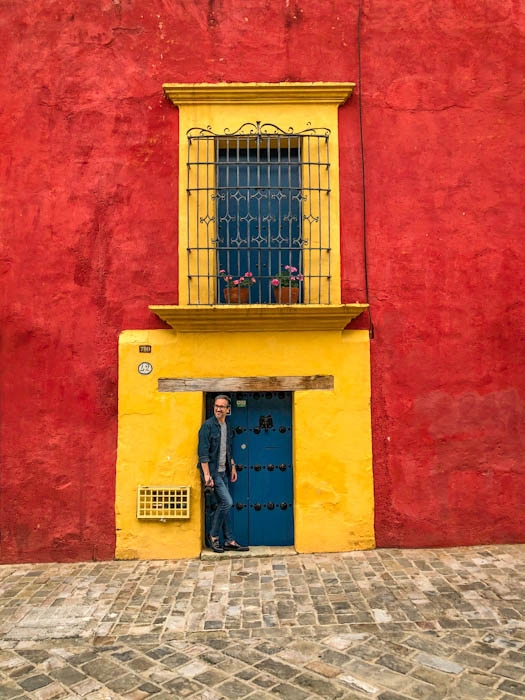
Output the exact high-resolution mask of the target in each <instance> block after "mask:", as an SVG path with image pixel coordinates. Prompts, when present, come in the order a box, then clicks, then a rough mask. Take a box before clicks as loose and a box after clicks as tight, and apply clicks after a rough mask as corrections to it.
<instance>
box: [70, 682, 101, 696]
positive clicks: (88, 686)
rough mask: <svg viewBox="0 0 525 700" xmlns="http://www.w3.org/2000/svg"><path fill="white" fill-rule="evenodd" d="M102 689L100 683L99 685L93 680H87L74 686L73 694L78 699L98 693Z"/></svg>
mask: <svg viewBox="0 0 525 700" xmlns="http://www.w3.org/2000/svg"><path fill="white" fill-rule="evenodd" d="M100 688H102V683H99V682H98V681H96V680H95V679H94V678H87V679H86V680H85V681H81V682H80V683H78V684H77V685H76V686H75V693H76V694H77V695H80V697H85V696H87V695H89V694H90V693H93V692H96V691H98V690H99V689H100Z"/></svg>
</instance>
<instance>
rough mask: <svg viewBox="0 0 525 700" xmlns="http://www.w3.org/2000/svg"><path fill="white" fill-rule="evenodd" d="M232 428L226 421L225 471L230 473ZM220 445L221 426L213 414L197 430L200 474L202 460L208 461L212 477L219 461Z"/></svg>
mask: <svg viewBox="0 0 525 700" xmlns="http://www.w3.org/2000/svg"><path fill="white" fill-rule="evenodd" d="M232 443H233V428H232V427H231V426H230V424H229V423H226V473H227V474H228V476H230V475H231V469H232V465H231V460H232ZM220 447H221V426H220V424H219V421H218V420H217V418H215V416H212V417H211V418H208V420H205V421H204V423H203V424H202V425H201V427H200V430H199V447H198V455H199V463H198V465H197V466H198V467H199V469H200V470H201V475H202V467H201V464H202V462H208V465H209V468H210V476H211V478H212V479H213V478H214V477H215V474H216V472H217V468H218V461H219V450H220Z"/></svg>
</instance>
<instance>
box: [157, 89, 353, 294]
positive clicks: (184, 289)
mask: <svg viewBox="0 0 525 700" xmlns="http://www.w3.org/2000/svg"><path fill="white" fill-rule="evenodd" d="M354 86H355V84H354V83H218V84H173V83H166V84H165V85H164V86H163V88H164V93H165V95H166V96H167V97H168V98H169V99H170V100H171V102H173V104H175V105H176V106H177V107H178V108H179V221H178V224H179V226H178V230H179V304H180V305H188V304H190V301H191V303H193V304H195V303H198V304H203V303H204V304H206V303H210V302H211V304H214V303H217V301H218V300H217V299H216V297H215V294H216V289H215V285H210V281H209V279H208V280H207V279H206V278H203V277H198V276H197V273H196V270H200V269H203V270H204V269H208V268H209V267H210V269H215V257H214V256H215V253H214V250H213V246H212V245H211V239H213V238H214V224H212V225H211V226H210V221H209V219H213V220H215V217H216V208H215V207H216V200H214V199H212V198H210V197H209V192H206V193H205V194H200V193H199V192H197V193H196V196H193V197H191V196H188V189H192V190H193V189H195V188H196V187H197V185H198V183H196V182H195V180H194V178H195V177H196V172H197V171H198V169H195V168H194V169H193V171H192V169H191V168H189V167H188V163H189V162H190V161H192V160H195V158H197V161H199V162H200V161H204V162H209V161H213V160H214V158H209V157H207V156H209V155H210V154H209V152H208V154H206V153H205V152H204V153H199V154H198V156H197V155H196V153H195V150H194V148H193V145H189V143H188V138H187V133H188V132H189V130H190V129H194V128H196V127H197V128H198V127H203V128H208V129H210V131H213V132H214V133H216V134H227V133H228V131H229V132H230V133H231V132H235V131H236V130H237V129H238V128H239V127H240V126H241V125H242V124H244V123H255V122H260V123H261V124H265V123H269V124H276V125H278V126H279V127H281V128H282V129H283V130H289V131H290V132H292V133H300V132H303V131H305V130H307V129H308V128H310V127H317V128H323V129H328V130H329V132H330V138H329V141H328V155H329V163H330V169H329V171H328V169H327V170H326V173H325V172H323V173H322V175H319V183H318V186H319V187H321V186H324V185H326V184H327V183H328V182H329V189H330V195H329V197H326V198H323V199H321V200H319V203H317V202H312V203H311V206H312V207H313V208H312V209H311V210H310V213H311V214H312V215H313V216H316V215H319V214H321V217H322V220H323V221H325V222H329V225H330V249H331V250H330V268H329V269H330V272H329V274H330V277H329V280H328V281H326V280H317V282H314V285H315V284H318V285H320V287H318V288H316V287H314V288H313V289H310V295H311V298H314V299H319V301H320V303H321V304H330V305H338V304H340V303H341V276H340V267H341V264H340V261H341V258H340V222H339V138H338V107H339V105H341V104H343V103H344V102H345V101H346V100H347V99H348V98H349V97H350V95H351V94H352V91H353V88H354ZM190 149H191V150H190ZM212 155H213V154H212ZM204 159H205V160H204ZM202 172H205V178H206V184H207V188H209V190H212V189H214V187H215V176H216V175H215V167H214V165H210V166H208V165H206V167H205V170H204V171H201V173H202ZM321 178H324V180H323V181H321ZM328 178H329V180H328ZM198 197H200V199H198ZM197 206H198V209H197ZM316 207H317V209H316ZM319 208H320V210H319V211H318V209H319ZM197 211H199V212H202V213H203V216H202V217H200V216H199V217H197ZM206 217H209V219H208V220H206ZM200 218H203V219H204V221H200ZM313 231H315V229H313ZM318 235H320V234H318ZM204 237H206V238H205V239H204ZM203 241H205V243H206V245H205V246H204V247H205V248H207V250H200V251H198V252H193V253H192V255H193V257H191V254H189V253H188V250H189V249H198V248H201V247H202V242H203ZM199 244H200V245H199ZM316 246H319V241H318V240H315V239H313V240H311V245H310V251H309V252H307V251H306V250H305V251H304V252H303V255H304V254H306V255H307V256H308V257H306V259H304V269H305V270H307V269H317V267H318V266H320V264H321V263H320V259H319V257H318V256H319V255H320V253H319V252H317V251H315V248H316ZM310 284H311V283H310Z"/></svg>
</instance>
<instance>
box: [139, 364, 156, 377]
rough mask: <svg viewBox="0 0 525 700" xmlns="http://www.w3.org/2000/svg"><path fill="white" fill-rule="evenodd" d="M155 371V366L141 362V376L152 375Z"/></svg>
mask: <svg viewBox="0 0 525 700" xmlns="http://www.w3.org/2000/svg"><path fill="white" fill-rule="evenodd" d="M152 371H153V365H151V364H150V363H149V362H141V363H140V365H139V374H151V373H152Z"/></svg>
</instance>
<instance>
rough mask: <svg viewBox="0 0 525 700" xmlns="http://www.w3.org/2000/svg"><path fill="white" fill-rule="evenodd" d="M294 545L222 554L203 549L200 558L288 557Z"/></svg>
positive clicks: (215, 559)
mask: <svg viewBox="0 0 525 700" xmlns="http://www.w3.org/2000/svg"><path fill="white" fill-rule="evenodd" d="M296 554H297V552H296V551H295V547H250V550H249V551H248V552H235V551H227V552H224V553H222V554H218V553H217V552H212V550H211V549H203V550H202V552H201V559H203V560H204V561H217V560H218V559H247V558H248V559H253V558H257V557H290V556H293V555H296Z"/></svg>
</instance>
